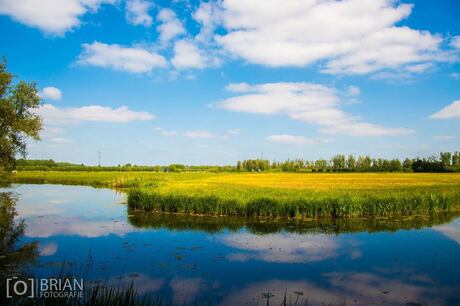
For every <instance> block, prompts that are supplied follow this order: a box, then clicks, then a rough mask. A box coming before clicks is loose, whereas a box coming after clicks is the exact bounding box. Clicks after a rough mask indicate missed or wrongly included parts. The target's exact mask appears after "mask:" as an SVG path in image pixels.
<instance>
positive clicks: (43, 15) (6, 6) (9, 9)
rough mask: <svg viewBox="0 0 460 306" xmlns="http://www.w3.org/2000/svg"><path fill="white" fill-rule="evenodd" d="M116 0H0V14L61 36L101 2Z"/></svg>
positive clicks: (79, 22) (93, 10)
mask: <svg viewBox="0 0 460 306" xmlns="http://www.w3.org/2000/svg"><path fill="white" fill-rule="evenodd" d="M116 2H117V1H116V0H66V1H59V0H20V1H18V0H1V1H0V14H4V15H8V16H10V17H11V18H13V19H14V20H16V21H18V22H20V23H23V24H25V25H28V26H30V27H34V28H39V29H40V30H42V31H43V32H45V33H47V34H51V35H57V36H62V35H63V34H64V33H65V32H67V31H70V30H72V29H74V28H76V27H78V26H80V24H81V21H80V17H81V16H83V15H85V14H86V13H87V12H88V11H89V12H96V11H97V10H98V9H99V7H100V6H101V5H102V4H114V3H116Z"/></svg>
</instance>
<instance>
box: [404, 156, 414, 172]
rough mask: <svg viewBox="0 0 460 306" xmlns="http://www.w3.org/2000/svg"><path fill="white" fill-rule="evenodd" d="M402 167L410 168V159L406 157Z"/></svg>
mask: <svg viewBox="0 0 460 306" xmlns="http://www.w3.org/2000/svg"><path fill="white" fill-rule="evenodd" d="M403 168H404V170H406V171H407V170H412V160H411V159H409V158H406V159H405V160H404V162H403Z"/></svg>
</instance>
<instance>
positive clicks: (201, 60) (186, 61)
mask: <svg viewBox="0 0 460 306" xmlns="http://www.w3.org/2000/svg"><path fill="white" fill-rule="evenodd" d="M171 62H172V64H173V65H174V67H176V68H177V69H187V68H198V69H201V68H204V67H205V66H206V59H205V57H204V55H203V54H202V53H201V51H200V50H199V49H198V47H197V46H196V45H195V44H194V43H193V42H191V41H187V40H179V41H177V42H176V43H175V45H174V57H173V59H172V60H171Z"/></svg>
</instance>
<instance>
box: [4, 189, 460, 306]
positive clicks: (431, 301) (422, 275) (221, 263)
mask: <svg viewBox="0 0 460 306" xmlns="http://www.w3.org/2000/svg"><path fill="white" fill-rule="evenodd" d="M0 191H14V193H15V194H16V198H17V200H16V210H17V212H18V217H19V218H22V219H24V220H25V224H26V228H25V232H24V236H23V237H22V238H21V240H20V241H21V243H22V244H28V243H32V242H38V252H39V256H38V258H35V259H33V258H31V259H30V260H29V261H28V262H27V263H22V264H23V265H25V267H27V269H28V271H29V272H30V273H32V274H33V275H35V276H37V277H44V276H50V275H57V274H59V272H60V271H62V269H63V267H65V269H68V270H69V271H73V273H76V272H75V271H80V273H84V277H85V281H86V282H90V281H96V280H99V281H102V283H104V284H126V285H127V284H130V283H131V282H133V283H134V285H135V286H136V287H137V289H138V290H139V292H141V293H147V292H150V293H152V294H154V295H161V296H162V297H163V299H164V300H165V301H170V302H172V303H173V304H177V305H182V304H183V303H193V302H197V304H198V305H199V304H201V303H204V302H212V303H213V304H216V303H218V304H219V305H256V304H257V303H258V304H259V305H266V298H267V296H270V305H279V304H280V303H281V301H282V299H283V298H284V294H285V292H286V296H287V298H288V302H289V299H291V302H292V304H294V302H295V301H296V300H298V301H299V302H300V301H303V302H305V301H306V300H307V299H308V302H309V305H321V304H323V303H325V304H333V305H336V304H341V303H343V302H346V305H370V304H372V303H374V304H376V305H411V304H410V303H414V304H415V305H417V303H418V304H420V305H425V304H427V305H460V264H459V262H458V261H459V259H460V218H457V217H455V216H452V215H438V216H433V217H427V216H425V217H419V218H416V219H410V220H395V219H393V218H390V219H385V220H380V221H376V220H362V219H361V220H342V221H339V222H333V221H330V220H329V221H328V220H322V221H311V222H304V223H279V222H278V223H273V222H270V221H265V222H256V221H252V222H248V221H246V220H243V219H235V218H211V217H181V216H167V215H155V214H145V213H135V212H131V211H128V210H127V207H126V205H124V204H123V202H124V201H125V197H124V196H123V195H122V194H119V193H116V192H114V191H112V190H108V189H94V188H91V187H80V186H61V185H16V186H13V187H11V188H8V189H0ZM63 263H64V264H63ZM82 267H85V269H84V271H85V272H81V271H82ZM414 304H412V305H414Z"/></svg>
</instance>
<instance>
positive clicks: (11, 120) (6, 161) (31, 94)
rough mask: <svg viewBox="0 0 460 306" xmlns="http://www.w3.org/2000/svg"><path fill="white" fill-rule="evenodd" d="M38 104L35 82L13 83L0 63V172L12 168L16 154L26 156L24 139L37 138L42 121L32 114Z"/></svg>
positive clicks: (4, 65) (3, 62) (4, 62)
mask: <svg viewBox="0 0 460 306" xmlns="http://www.w3.org/2000/svg"><path fill="white" fill-rule="evenodd" d="M39 105H40V97H39V96H38V91H37V88H36V85H35V83H26V82H24V81H19V82H18V83H17V84H13V74H12V73H10V72H8V71H7V70H6V61H5V60H3V61H0V169H2V168H3V169H12V168H13V167H14V165H15V160H16V156H17V155H18V154H19V155H22V156H23V157H25V156H26V154H27V144H26V139H27V138H28V137H32V138H33V139H36V140H39V139H40V137H39V132H40V130H41V128H42V122H41V119H40V117H39V116H37V115H35V114H34V113H33V109H36V108H38V106H39Z"/></svg>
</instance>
